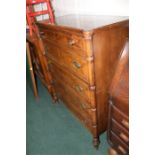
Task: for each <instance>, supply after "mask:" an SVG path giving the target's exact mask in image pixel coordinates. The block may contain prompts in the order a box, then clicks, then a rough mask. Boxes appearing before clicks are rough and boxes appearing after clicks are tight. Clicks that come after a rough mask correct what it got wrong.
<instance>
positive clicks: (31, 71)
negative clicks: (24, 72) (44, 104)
mask: <svg viewBox="0 0 155 155" xmlns="http://www.w3.org/2000/svg"><path fill="white" fill-rule="evenodd" d="M26 52H27V57H28V63H29V69H30V74H31V79H32V86H33V92H34V96H35V97H36V98H37V97H38V90H37V85H36V80H35V76H34V72H33V66H32V60H31V54H30V47H29V43H28V42H26Z"/></svg>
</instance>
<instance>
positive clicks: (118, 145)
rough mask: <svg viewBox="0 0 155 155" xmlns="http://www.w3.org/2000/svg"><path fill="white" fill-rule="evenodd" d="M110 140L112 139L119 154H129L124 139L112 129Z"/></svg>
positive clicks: (111, 141)
mask: <svg viewBox="0 0 155 155" xmlns="http://www.w3.org/2000/svg"><path fill="white" fill-rule="evenodd" d="M109 140H110V144H111V145H112V147H113V148H114V149H115V150H117V152H118V154H119V155H128V154H129V148H128V146H127V145H126V144H124V143H123V142H122V140H121V139H120V138H119V137H118V136H117V135H116V134H115V133H113V132H112V131H111V132H110V136H109Z"/></svg>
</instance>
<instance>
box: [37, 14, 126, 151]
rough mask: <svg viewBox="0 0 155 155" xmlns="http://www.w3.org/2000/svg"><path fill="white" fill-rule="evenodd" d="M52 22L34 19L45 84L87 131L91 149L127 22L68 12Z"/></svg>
mask: <svg viewBox="0 0 155 155" xmlns="http://www.w3.org/2000/svg"><path fill="white" fill-rule="evenodd" d="M56 23H57V24H55V25H51V24H44V23H37V25H38V29H39V32H40V38H41V39H42V42H43V45H44V50H45V57H46V60H47V62H48V71H49V72H50V75H51V77H52V79H51V84H52V86H53V87H54V90H55V92H56V95H57V98H58V99H61V100H62V101H64V103H65V105H66V106H67V107H68V108H69V109H70V110H71V112H73V113H74V114H75V116H76V117H78V118H79V120H80V121H81V122H82V124H83V125H84V126H85V127H86V128H87V129H88V130H89V131H90V132H91V133H92V135H93V144H94V146H95V147H96V148H97V147H98V145H99V135H100V134H101V133H103V132H104V131H105V130H106V128H107V118H108V87H109V84H110V82H111V78H112V75H113V72H114V70H115V65H116V63H117V61H118V58H119V54H120V51H121V48H122V46H123V45H124V42H125V40H126V37H127V36H128V20H127V19H126V18H124V17H122V18H121V17H111V16H99V17H96V16H82V15H80V16H75V15H68V16H63V17H59V18H57V19H56Z"/></svg>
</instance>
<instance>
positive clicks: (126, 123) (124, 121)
mask: <svg viewBox="0 0 155 155" xmlns="http://www.w3.org/2000/svg"><path fill="white" fill-rule="evenodd" d="M122 124H123V125H124V126H125V127H126V128H129V123H128V122H127V121H126V120H124V119H123V120H122Z"/></svg>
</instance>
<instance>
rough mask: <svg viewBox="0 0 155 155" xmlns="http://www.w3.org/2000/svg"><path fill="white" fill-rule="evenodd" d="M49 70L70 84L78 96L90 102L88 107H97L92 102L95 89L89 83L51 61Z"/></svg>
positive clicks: (54, 75)
mask: <svg viewBox="0 0 155 155" xmlns="http://www.w3.org/2000/svg"><path fill="white" fill-rule="evenodd" d="M49 70H50V72H51V73H52V75H53V77H55V79H56V78H57V79H60V80H61V81H63V82H64V83H65V84H66V85H69V86H70V87H71V88H72V89H73V91H74V92H75V93H76V94H77V95H78V96H80V97H81V98H84V99H85V100H86V101H87V103H88V104H87V107H89V108H95V107H93V105H92V104H91V101H92V98H93V93H94V91H92V90H91V89H90V86H89V84H87V83H85V82H84V81H82V80H80V79H79V78H77V77H76V76H74V75H72V74H70V73H69V72H68V71H67V70H64V69H63V68H61V67H58V66H57V65H56V64H53V63H50V64H49Z"/></svg>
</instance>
